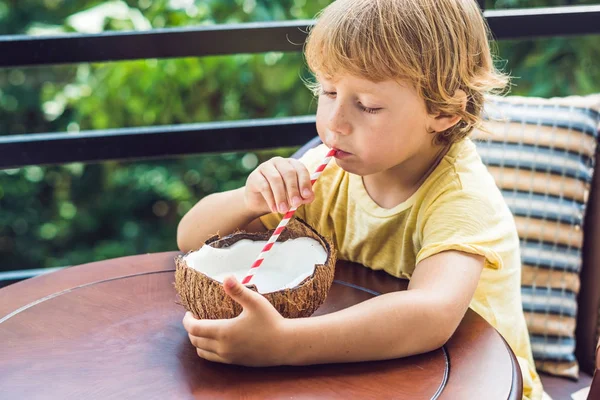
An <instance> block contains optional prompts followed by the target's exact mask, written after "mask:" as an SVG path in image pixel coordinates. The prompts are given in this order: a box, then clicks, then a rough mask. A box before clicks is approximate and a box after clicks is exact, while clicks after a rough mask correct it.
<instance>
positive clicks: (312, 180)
mask: <svg viewBox="0 0 600 400" xmlns="http://www.w3.org/2000/svg"><path fill="white" fill-rule="evenodd" d="M335 152H336V150H329V152H328V153H327V155H326V156H325V159H324V160H323V162H322V163H321V165H319V167H318V168H317V169H316V171H315V172H314V173H313V174H312V175H311V177H310V184H311V186H312V185H314V184H315V182H316V181H317V179H318V178H319V176H321V173H322V172H323V170H324V169H325V167H326V166H327V164H329V161H330V160H331V158H332V157H333V156H334V155H335ZM297 209H298V207H292V208H291V209H290V210H289V211H288V212H287V213H285V215H284V216H283V219H282V220H281V222H280V223H279V225H278V226H277V228H276V229H275V231H274V232H273V234H272V235H271V237H270V238H269V241H268V242H267V244H265V247H263V249H262V251H261V252H260V254H259V255H258V257H257V258H256V261H254V264H252V266H251V267H250V271H248V274H247V275H246V277H245V278H244V279H243V280H242V284H244V285H245V284H247V283H249V282H250V280H251V279H252V277H253V276H254V274H256V271H257V270H258V267H260V265H261V264H262V262H263V261H264V259H265V257H266V256H267V254H268V253H269V250H271V248H272V247H273V245H274V244H275V242H276V241H277V238H278V237H279V235H281V232H283V231H284V229H285V226H286V225H287V224H288V222H290V220H291V219H292V217H293V216H294V213H295V212H296V210H297Z"/></svg>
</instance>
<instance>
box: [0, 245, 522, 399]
mask: <svg viewBox="0 0 600 400" xmlns="http://www.w3.org/2000/svg"><path fill="white" fill-rule="evenodd" d="M177 254H179V253H177V252H171V253H158V254H149V255H140V256H133V257H125V258H119V259H113V260H107V261H102V262H97V263H92V264H86V265H81V266H77V267H72V268H67V269H64V270H61V271H58V272H54V273H50V274H47V275H42V276H39V277H37V278H33V279H29V280H26V281H22V282H19V283H16V284H14V285H10V286H8V287H6V288H4V289H0V346H1V347H0V397H1V398H2V399H32V398H35V399H80V398H84V399H86V400H91V399H154V398H156V399H188V398H202V399H218V398H259V399H271V398H273V399H275V398H277V399H281V398H294V399H317V398H339V399H350V398H358V399H370V398H378V399H379V398H380V399H384V398H386V399H387V398H404V399H438V398H439V399H453V400H454V399H487V400H495V399H502V400H504V399H521V392H522V382H521V374H520V371H519V367H518V364H517V363H516V359H515V357H514V355H513V353H512V352H511V351H510V349H509V348H508V346H507V345H506V343H505V342H504V340H503V339H502V337H501V336H500V335H499V334H498V333H497V332H496V330H494V329H493V328H492V327H491V326H490V325H489V324H488V323H487V322H485V320H483V319H482V318H481V317H480V316H478V315H477V314H476V313H474V312H472V311H470V310H469V312H468V313H467V314H466V316H465V318H464V319H463V321H462V323H461V325H460V327H459V328H458V330H457V331H456V333H455V334H454V336H453V337H452V339H451V340H450V341H449V342H448V343H447V345H446V346H444V348H442V349H439V350H436V351H433V352H431V353H428V354H423V355H419V356H414V357H409V358H404V359H398V360H390V361H383V362H365V363H353V364H331V365H320V366H308V367H273V368H246V367H239V366H230V365H221V364H215V363H210V362H207V361H204V360H202V359H200V358H198V357H197V355H196V353H195V351H194V348H193V347H192V345H191V344H190V343H189V340H188V337H187V334H186V332H185V330H184V329H183V326H182V324H181V321H182V318H183V315H184V309H183V308H182V307H181V306H180V305H178V304H177V303H176V293H175V290H174V288H173V281H174V262H173V259H174V257H175V256H176V255H177ZM404 289H406V282H405V281H401V280H398V279H394V278H392V277H390V276H389V275H387V274H385V273H383V272H381V271H377V272H374V271H371V270H368V269H367V268H364V267H361V266H359V265H355V264H351V263H347V262H339V263H338V264H337V267H336V278H335V281H334V284H333V286H332V288H331V292H330V294H329V296H328V298H327V300H326V302H325V304H323V306H322V307H321V308H320V309H319V310H318V311H317V314H324V313H329V312H333V311H335V310H339V309H342V308H345V307H348V306H351V305H353V304H356V303H358V302H361V301H364V300H367V299H368V298H370V297H373V296H377V295H378V294H381V293H386V292H391V291H396V290H404ZM382 329H385V327H382ZM340 340H343V338H340ZM398 340H402V338H398Z"/></svg>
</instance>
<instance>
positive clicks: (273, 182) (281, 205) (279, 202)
mask: <svg viewBox="0 0 600 400" xmlns="http://www.w3.org/2000/svg"><path fill="white" fill-rule="evenodd" d="M261 172H262V174H263V176H264V177H265V178H266V179H267V181H268V182H269V186H270V187H271V192H272V193H273V197H274V199H275V208H276V209H277V210H279V212H280V213H285V212H287V211H288V208H289V206H288V202H287V194H286V190H285V184H284V183H283V178H282V177H281V174H280V173H279V171H278V170H277V168H275V165H274V164H273V163H270V162H269V163H265V164H264V165H263V167H262V168H261Z"/></svg>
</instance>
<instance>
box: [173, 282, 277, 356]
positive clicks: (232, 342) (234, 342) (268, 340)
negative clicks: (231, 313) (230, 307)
mask: <svg viewBox="0 0 600 400" xmlns="http://www.w3.org/2000/svg"><path fill="white" fill-rule="evenodd" d="M223 288H224V289H225V293H227V295H228V296H230V297H231V298H232V299H233V300H235V301H236V302H238V303H239V304H240V305H241V306H242V307H243V311H242V313H241V314H240V315H238V316H237V317H236V318H232V319H221V320H210V319H203V320H198V319H196V318H194V316H193V315H192V313H190V312H187V313H186V314H185V317H184V319H183V326H184V327H185V330H186V331H187V332H188V334H189V338H190V342H191V343H192V344H193V345H194V347H196V352H197V353H198V356H200V357H201V358H204V359H206V360H209V361H216V362H220V363H226V364H238V365H246V366H254V367H261V366H271V365H281V364H282V363H283V362H284V360H282V357H283V356H282V354H283V353H284V350H283V347H282V343H283V342H284V340H282V338H283V336H284V334H285V329H284V326H285V324H286V323H287V321H288V320H286V319H285V318H283V317H282V316H281V314H279V313H278V312H277V310H276V309H275V308H274V307H273V306H272V305H271V303H269V301H268V300H267V299H266V298H264V297H263V296H262V295H260V294H258V293H256V292H254V291H252V290H250V289H248V288H247V287H245V286H244V285H242V284H241V283H240V282H238V281H237V279H235V278H234V277H233V276H230V277H227V278H225V279H224V281H223Z"/></svg>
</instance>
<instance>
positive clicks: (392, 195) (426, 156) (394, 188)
mask: <svg viewBox="0 0 600 400" xmlns="http://www.w3.org/2000/svg"><path fill="white" fill-rule="evenodd" d="M449 149H450V145H446V146H442V145H439V146H433V147H431V148H430V149H428V151H426V152H423V153H420V154H419V155H418V156H415V157H412V158H410V159H408V160H406V161H404V162H403V163H401V164H398V165H396V166H394V167H393V168H390V169H388V170H386V171H382V172H379V173H377V174H373V175H367V176H363V178H362V180H363V185H364V186H365V189H366V190H367V193H368V194H369V196H370V197H371V199H373V201H374V202H375V203H377V204H378V205H379V206H380V207H382V208H388V209H389V208H393V207H395V206H397V205H398V204H400V203H403V202H404V201H406V200H408V198H409V197H410V196H412V195H413V194H414V193H415V192H416V191H417V190H418V189H419V187H420V186H421V185H422V184H423V182H424V181H425V179H427V177H428V176H429V175H431V173H432V172H433V170H434V169H435V167H437V165H438V164H439V163H440V161H441V160H442V158H443V157H444V156H445V155H446V153H447V152H448V150H449Z"/></svg>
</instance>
